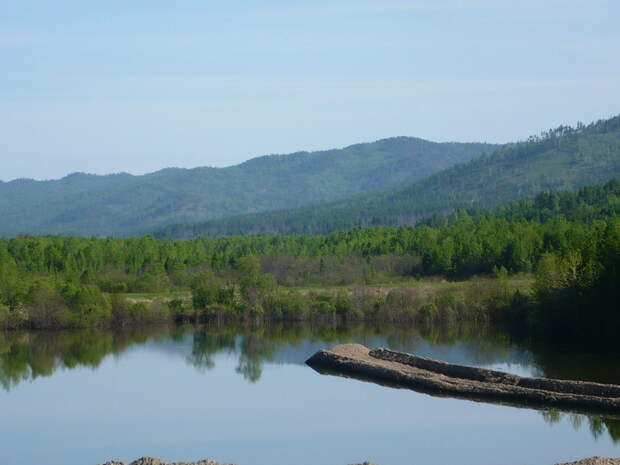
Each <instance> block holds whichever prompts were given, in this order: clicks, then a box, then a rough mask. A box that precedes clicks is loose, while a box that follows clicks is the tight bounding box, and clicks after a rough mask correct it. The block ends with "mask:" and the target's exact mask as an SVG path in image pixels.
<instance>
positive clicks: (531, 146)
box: [155, 116, 620, 237]
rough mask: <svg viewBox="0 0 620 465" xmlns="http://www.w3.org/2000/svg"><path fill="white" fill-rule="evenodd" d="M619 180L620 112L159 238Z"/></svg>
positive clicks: (380, 218)
mask: <svg viewBox="0 0 620 465" xmlns="http://www.w3.org/2000/svg"><path fill="white" fill-rule="evenodd" d="M617 177H620V116H616V117H614V118H611V119H607V120H601V121H598V122H596V123H592V124H590V125H588V126H583V125H579V126H578V127H576V128H570V127H566V126H562V127H559V128H557V129H554V130H551V131H548V132H546V133H543V134H542V135H541V136H540V137H532V138H530V139H529V140H528V141H526V142H521V143H517V144H511V145H506V146H503V147H500V148H498V149H497V150H496V151H495V152H494V153H492V154H490V155H489V154H487V155H484V156H481V157H479V158H477V159H474V160H471V161H468V162H464V163H460V164H458V165H455V166H452V167H450V168H447V169H445V170H442V171H440V172H437V173H435V174H433V175H430V176H428V177H426V178H424V179H420V180H417V181H412V182H409V183H408V184H403V185H401V186H397V187H395V188H393V189H391V190H388V191H384V192H372V193H366V194H361V195H356V196H353V197H350V198H348V199H344V200H340V201H335V202H330V203H323V204H319V205H310V206H306V207H303V208H297V209H288V210H283V211H275V212H265V213H259V214H251V215H243V216H233V217H228V218H223V219H219V220H214V221H208V222H204V223H194V224H185V225H183V224H181V225H174V226H168V227H166V228H163V229H161V230H158V231H157V232H156V233H155V235H156V236H158V237H195V236H199V235H209V236H222V235H237V234H262V233H282V234H295V233H297V234H323V233H328V232H332V231H338V230H347V229H351V228H353V227H356V226H374V225H402V224H415V223H416V222H417V221H419V220H420V219H421V218H426V217H429V216H431V215H434V214H446V213H448V212H450V211H451V210H453V209H456V208H486V207H494V206H498V205H500V204H503V203H506V202H510V201H514V200H518V199H522V198H525V197H529V196H532V195H535V194H537V193H540V192H544V191H558V190H565V191H569V190H573V189H576V188H579V187H582V186H586V185H591V184H599V183H603V182H606V181H608V180H610V179H612V178H617Z"/></svg>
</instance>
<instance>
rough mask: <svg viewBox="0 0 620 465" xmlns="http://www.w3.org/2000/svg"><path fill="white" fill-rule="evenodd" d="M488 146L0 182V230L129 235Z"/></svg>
mask: <svg viewBox="0 0 620 465" xmlns="http://www.w3.org/2000/svg"><path fill="white" fill-rule="evenodd" d="M497 147H498V146H497V145H492V144H476V143H472V144H461V143H434V142H429V141H425V140H422V139H417V138H411V137H396V138H391V139H384V140H380V141H377V142H373V143H367V144H357V145H352V146H350V147H347V148H344V149H338V150H328V151H320V152H312V153H309V152H298V153H294V154H290V155H270V156H264V157H259V158H254V159H252V160H249V161H247V162H245V163H242V164H240V165H237V166H232V167H228V168H195V169H176V168H174V169H172V168H171V169H164V170H161V171H158V172H155V173H151V174H148V175H143V176H132V175H129V174H115V175H108V176H95V175H88V174H83V173H75V174H72V175H70V176H67V177H65V178H63V179H60V180H54V181H33V180H24V179H22V180H15V181H11V182H8V183H4V182H0V218H1V219H2V220H1V221H0V236H11V235H16V234H21V233H28V234H73V235H95V236H105V235H124V236H128V235H134V234H140V233H144V232H147V231H150V230H153V229H155V228H157V227H161V226H163V225H166V224H171V223H186V222H196V221H205V220H210V219H213V218H220V217H224V216H230V215H239V214H245V213H251V212H261V211H266V210H278V209H285V208H295V207H300V206H303V205H308V204H313V203H320V202H329V201H333V200H336V199H342V198H346V197H349V196H352V195H355V194H358V193H363V192H372V191H381V190H386V189H389V188H392V187H394V186H398V185H402V184H406V183H410V182H412V181H415V180H418V179H422V178H425V177H427V176H429V175H431V174H433V173H436V172H438V171H440V170H442V169H445V168H447V167H449V166H452V165H455V164H457V163H461V162H463V161H467V160H471V159H473V158H476V157H479V156H481V155H483V154H486V153H490V152H492V151H493V150H495V149H496V148H497Z"/></svg>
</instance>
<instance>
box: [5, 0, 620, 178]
mask: <svg viewBox="0 0 620 465" xmlns="http://www.w3.org/2000/svg"><path fill="white" fill-rule="evenodd" d="M618 18H620V2H617V1H611V0H589V1H581V0H561V1H560V0H544V1H541V0H537V1H534V0H521V1H502V0H496V1H487V0H467V1H465V0H464V1H457V0H444V1H442V0H435V1H427V0H421V1H415V0H412V1H401V0H381V1H366V0H355V1H337V0H333V1H325V0H313V1H303V0H288V1H282V0H263V1H258V0H255V1H237V0H227V1H208V0H202V1H192V0H186V1H180V2H170V1H169V0H168V1H159V0H149V1H142V0H132V1H131V2H127V1H124V2H121V1H116V0H108V1H105V2H103V1H99V2H84V1H77V0H76V1H67V0H54V1H53V2H52V1H43V0H39V1H36V0H33V1H23V0H3V1H2V2H1V3H0V69H1V70H2V71H1V72H0V150H1V151H0V154H1V157H2V162H3V163H2V171H0V179H2V180H5V181H6V180H9V179H14V178H20V177H32V178H36V179H49V178H58V177H62V176H64V175H66V174H68V173H70V172H74V171H84V172H91V173H112V172H119V171H126V172H130V173H135V174H139V173H145V172H150V171H155V170H157V169H161V168H164V167H169V166H180V167H194V166H204V165H211V166H227V165H231V164H236V163H239V162H241V161H243V160H246V159H248V158H251V157H254V156H257V155H263V154H268V153H288V152H293V151H297V150H318V149H324V148H332V147H340V146H345V145H349V144H352V143H357V142H363V141H372V140H376V139H379V138H383V137H390V136H398V135H409V136H417V137H422V138H425V139H431V140H437V141H449V140H458V141H488V142H505V141H513V140H517V139H523V138H526V137H527V136H529V135H531V134H534V133H539V132H540V131H541V130H543V129H548V128H550V127H555V126H558V125H560V124H565V123H569V124H574V123H576V122H577V121H583V122H586V123H587V122H590V121H592V120H595V119H599V118H605V117H609V116H612V115H615V114H618V113H620V28H619V27H618Z"/></svg>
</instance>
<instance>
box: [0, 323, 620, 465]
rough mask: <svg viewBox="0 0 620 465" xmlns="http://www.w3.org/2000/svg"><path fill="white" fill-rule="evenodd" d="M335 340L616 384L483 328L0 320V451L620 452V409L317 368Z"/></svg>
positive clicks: (15, 459)
mask: <svg viewBox="0 0 620 465" xmlns="http://www.w3.org/2000/svg"><path fill="white" fill-rule="evenodd" d="M341 342H360V343H362V344H365V345H367V346H369V347H379V346H384V347H390V348H394V349H397V350H405V351H409V352H415V353H418V354H421V355H426V356H430V357H434V358H439V359H442V360H447V361H451V362H458V363H466V364H472V365H478V366H484V367H491V368H497V369H502V370H506V371H510V372H513V373H518V374H523V375H537V376H552V377H562V378H573V379H590V380H595V381H604V382H616V383H620V368H619V367H620V365H619V364H618V361H620V357H618V356H617V355H609V354H608V355H606V356H601V355H600V354H587V353H584V352H583V350H577V349H575V348H562V349H558V348H553V349H551V348H545V347H542V348H541V347H537V348H531V347H529V348H524V347H522V346H520V345H518V344H515V343H512V342H510V341H509V339H508V338H507V337H506V336H505V335H503V334H501V333H497V332H491V331H488V330H483V329H480V328H476V327H473V328H460V329H458V330H454V329H435V330H426V331H420V330H417V329H415V328H394V327H384V328H381V327H362V326H360V327H353V328H334V327H320V326H319V327H308V326H274V327H268V328H239V327H225V326H220V327H185V328H166V327H159V328H151V329H147V330H140V331H123V332H112V331H96V332H95V331H62V332H36V333H4V334H2V333H0V384H1V385H2V387H3V389H1V390H0V464H2V465H40V464H46V465H95V464H98V463H103V462H105V461H106V460H109V459H113V458H114V459H120V460H124V461H130V460H133V459H135V458H137V457H139V456H143V455H151V456H157V457H161V458H164V459H167V460H197V459H201V458H213V459H216V460H219V461H222V462H226V463H229V462H230V463H236V464H239V465H268V464H269V465H284V464H286V465H291V464H295V465H310V464H313V465H317V464H325V465H328V464H330V465H331V464H334V465H339V464H342V465H346V464H350V463H355V462H361V461H363V460H371V461H374V462H377V463H379V464H382V465H411V464H424V465H432V464H442V465H443V464H446V463H457V462H458V463H461V464H463V465H467V464H472V465H473V464H476V465H484V464H489V465H499V464H515V465H516V464H519V465H528V464H531V465H535V464H549V465H550V464H552V463H557V462H563V461H568V460H574V459H577V458H583V457H586V456H591V455H606V456H618V455H620V442H618V440H619V439H620V422H618V421H617V420H610V419H602V418H599V417H587V416H583V415H570V414H560V413H557V412H541V411H537V410H529V409H519V408H512V407H506V406H498V405H492V404H485V403H478V402H471V401H465V400H457V399H450V398H438V397H432V396H428V395H425V394H420V393H416V392H413V391H408V390H399V389H390V388H385V387H381V386H378V385H375V384H372V383H365V382H361V381H356V380H350V379H344V378H340V377H334V376H323V375H320V374H318V373H316V372H315V371H313V370H312V369H310V368H309V367H307V366H305V365H304V363H303V362H304V361H305V360H306V359H307V358H308V357H309V356H310V355H311V354H312V353H314V352H315V351H316V350H318V349H319V348H324V347H327V346H330V345H334V344H336V343H341Z"/></svg>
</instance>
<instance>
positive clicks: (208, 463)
mask: <svg viewBox="0 0 620 465" xmlns="http://www.w3.org/2000/svg"><path fill="white" fill-rule="evenodd" d="M102 465H125V463H124V462H117V461H114V460H113V461H111V462H106V463H104V464H102ZM129 465H226V464H223V463H219V462H216V461H214V460H200V461H199V462H170V463H169V462H165V461H163V460H161V459H156V458H153V457H142V458H141V459H138V460H135V461H133V462H131V463H130V464H129ZM228 465H231V464H228Z"/></svg>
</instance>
